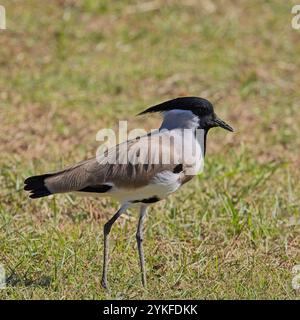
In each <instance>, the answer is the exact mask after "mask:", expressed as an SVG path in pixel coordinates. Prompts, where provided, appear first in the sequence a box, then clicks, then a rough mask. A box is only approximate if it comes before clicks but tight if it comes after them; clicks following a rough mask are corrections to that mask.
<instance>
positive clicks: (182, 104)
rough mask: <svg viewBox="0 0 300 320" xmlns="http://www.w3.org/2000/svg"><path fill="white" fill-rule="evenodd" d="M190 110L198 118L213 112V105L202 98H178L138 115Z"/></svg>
mask: <svg viewBox="0 0 300 320" xmlns="http://www.w3.org/2000/svg"><path fill="white" fill-rule="evenodd" d="M175 109H177V110H190V111H192V112H193V113H195V114H196V115H198V116H205V115H209V114H212V113H213V112H214V109H213V105H212V104H211V103H210V102H209V101H208V100H206V99H204V98H199V97H179V98H176V99H172V100H168V101H165V102H162V103H160V104H157V105H155V106H152V107H150V108H148V109H146V110H145V111H143V112H141V113H139V114H138V115H142V114H145V113H152V112H164V111H170V110H175Z"/></svg>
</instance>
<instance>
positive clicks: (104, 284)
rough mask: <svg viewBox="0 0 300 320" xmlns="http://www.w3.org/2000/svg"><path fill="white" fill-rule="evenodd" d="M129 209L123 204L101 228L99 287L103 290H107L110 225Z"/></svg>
mask: <svg viewBox="0 0 300 320" xmlns="http://www.w3.org/2000/svg"><path fill="white" fill-rule="evenodd" d="M128 207H129V205H128V204H123V205H122V206H121V208H120V209H119V210H118V211H117V212H116V213H115V214H114V216H113V217H112V218H111V219H110V220H108V221H107V222H106V223H105V225H104V228H103V233H104V252H103V273H102V280H101V285H102V287H103V288H105V289H108V285H107V270H108V250H109V237H108V236H109V233H110V229H111V227H112V225H113V224H114V223H115V222H116V220H117V219H118V218H119V217H120V215H121V214H122V213H123V212H124V211H126V209H127V208H128Z"/></svg>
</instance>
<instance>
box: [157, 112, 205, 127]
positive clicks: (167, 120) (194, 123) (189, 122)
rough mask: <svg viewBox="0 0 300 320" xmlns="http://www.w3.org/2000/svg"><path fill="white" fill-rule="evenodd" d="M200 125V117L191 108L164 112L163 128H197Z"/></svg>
mask: <svg viewBox="0 0 300 320" xmlns="http://www.w3.org/2000/svg"><path fill="white" fill-rule="evenodd" d="M198 126H199V118H198V117H197V116H196V115H195V114H194V113H193V112H192V111H189V110H179V109H177V110H170V111H165V112H164V119H163V122H162V124H161V126H160V130H161V129H167V130H172V129H179V128H182V129H196V128H198Z"/></svg>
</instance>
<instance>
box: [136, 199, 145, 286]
mask: <svg viewBox="0 0 300 320" xmlns="http://www.w3.org/2000/svg"><path fill="white" fill-rule="evenodd" d="M146 213H147V206H144V205H142V206H141V209H140V217H139V223H138V227H137V231H136V242H137V247H138V252H139V260H140V267H141V274H142V284H143V286H144V287H146V269H145V257H144V249H143V222H144V219H145V215H146Z"/></svg>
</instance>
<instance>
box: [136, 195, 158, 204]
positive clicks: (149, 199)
mask: <svg viewBox="0 0 300 320" xmlns="http://www.w3.org/2000/svg"><path fill="white" fill-rule="evenodd" d="M159 200H160V199H159V198H158V197H157V196H154V197H151V198H146V199H141V200H133V201H131V202H132V203H139V202H141V203H154V202H157V201H159Z"/></svg>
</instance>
